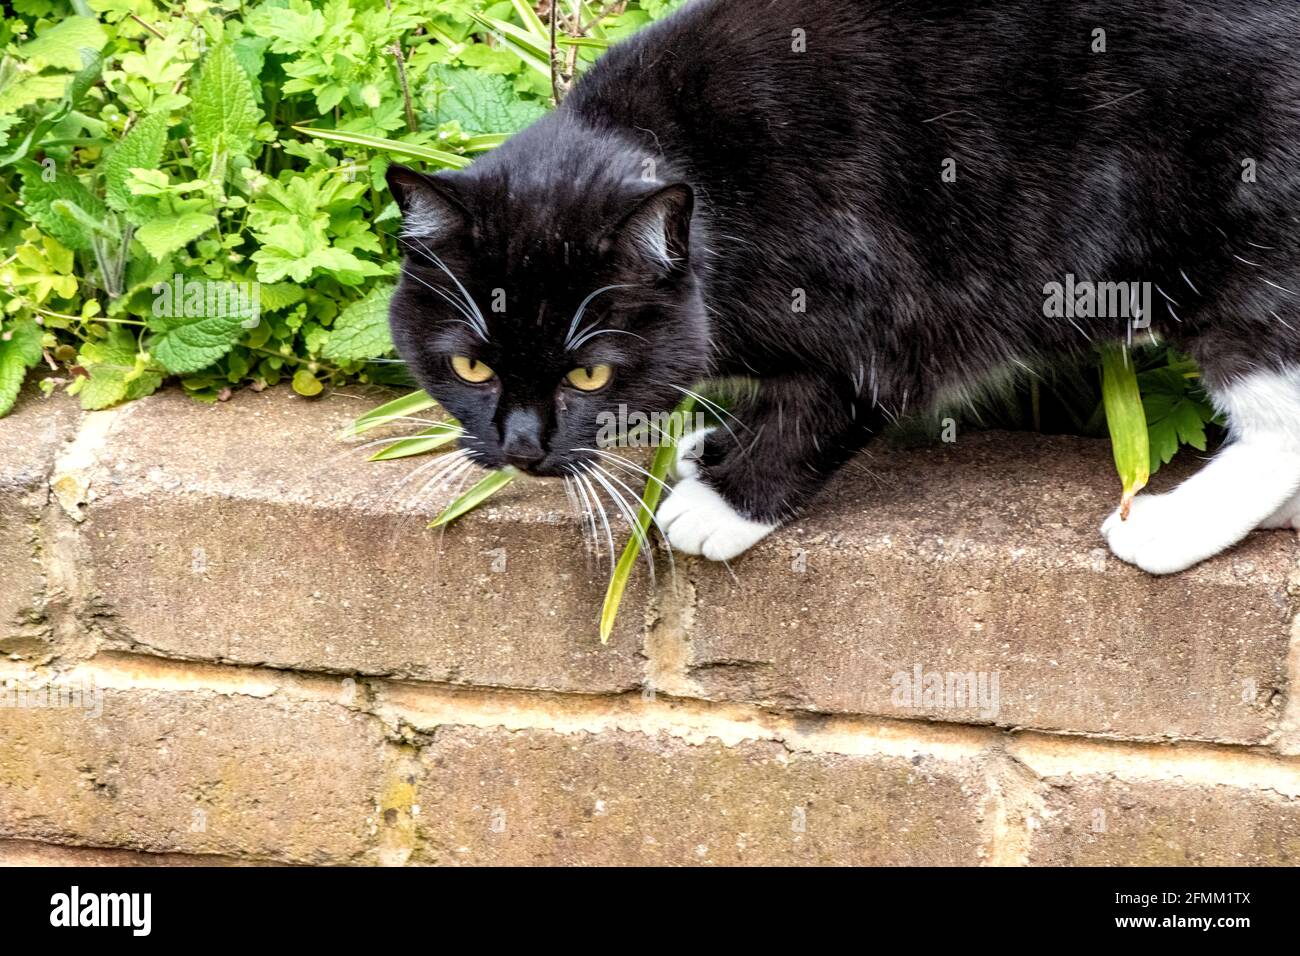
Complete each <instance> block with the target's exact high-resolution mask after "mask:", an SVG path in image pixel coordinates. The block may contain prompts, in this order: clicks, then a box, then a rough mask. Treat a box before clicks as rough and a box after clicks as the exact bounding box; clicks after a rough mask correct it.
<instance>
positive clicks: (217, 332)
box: [149, 302, 249, 375]
mask: <svg viewBox="0 0 1300 956" xmlns="http://www.w3.org/2000/svg"><path fill="white" fill-rule="evenodd" d="M217 304H218V303H215V302H214V305H217ZM224 304H225V303H221V305H224ZM169 311H184V309H182V308H179V307H178V308H177V309H174V310H169ZM214 311H216V312H217V313H218V314H215V315H213V314H208V315H193V316H187V315H151V316H150V317H149V329H150V331H152V332H154V333H155V337H154V339H153V340H152V342H151V343H150V346H149V351H150V352H151V353H152V354H153V356H154V358H156V359H157V360H158V362H159V364H160V365H162V367H163V368H165V369H166V370H167V371H168V372H171V373H172V374H173V375H189V374H191V373H193V372H198V371H201V370H202V369H205V368H207V367H208V366H209V365H211V364H212V363H213V362H215V361H216V360H217V359H219V358H221V357H222V356H223V355H225V354H226V353H227V352H229V351H230V350H231V349H232V348H234V346H235V343H236V342H238V341H239V338H240V336H241V335H243V334H244V331H245V330H246V329H247V327H248V322H249V317H248V315H247V314H246V313H243V312H241V311H240V310H239V308H237V307H233V308H221V307H218V308H217V309H215V310H214Z"/></svg>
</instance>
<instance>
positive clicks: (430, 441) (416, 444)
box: [370, 421, 464, 461]
mask: <svg viewBox="0 0 1300 956" xmlns="http://www.w3.org/2000/svg"><path fill="white" fill-rule="evenodd" d="M462 434H464V429H463V428H461V427H460V424H459V423H458V422H456V421H449V422H446V423H445V424H442V425H434V426H433V427H432V428H426V429H424V431H422V432H419V433H417V434H415V435H412V436H410V437H409V438H399V439H397V440H396V441H395V442H393V443H392V444H391V445H389V446H387V447H386V448H384V449H382V450H380V451H377V452H375V454H373V455H371V456H370V460H371V461H392V460H394V459H397V458H410V457H412V456H413V455H427V454H428V453H429V452H431V451H437V450H438V449H439V448H443V447H445V446H447V445H450V444H451V443H452V442H454V441H455V440H456V439H458V438H459V437H460V436H461V435H462Z"/></svg>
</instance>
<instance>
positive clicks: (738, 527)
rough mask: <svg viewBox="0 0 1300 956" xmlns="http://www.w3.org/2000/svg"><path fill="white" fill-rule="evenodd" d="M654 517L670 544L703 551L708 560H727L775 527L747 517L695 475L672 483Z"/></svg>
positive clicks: (685, 549) (696, 551)
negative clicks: (665, 499)
mask: <svg viewBox="0 0 1300 956" xmlns="http://www.w3.org/2000/svg"><path fill="white" fill-rule="evenodd" d="M656 517H657V519H658V522H659V527H660V529H661V530H662V531H663V534H664V536H665V537H666V538H667V539H668V543H669V544H670V545H671V546H672V547H673V548H675V549H676V550H678V551H682V552H685V553H686V554H700V555H703V556H704V557H706V558H708V559H709V560H710V561H729V560H730V559H732V558H734V557H736V555H738V554H741V553H742V552H744V551H747V550H748V549H749V548H750V547H752V546H753V545H754V544H756V543H757V542H758V541H760V540H761V539H763V538H765V537H766V536H767V535H769V534H771V533H772V532H773V531H775V530H776V527H777V526H776V525H775V524H769V523H767V522H764V521H755V520H753V519H752V518H746V517H745V516H744V515H742V514H740V513H738V512H737V511H736V510H735V509H734V508H732V507H731V505H729V504H727V501H726V499H725V498H723V497H722V495H720V494H718V493H717V492H716V491H714V490H713V489H712V488H710V487H709V486H708V485H706V484H705V483H704V482H703V481H701V480H700V479H699V478H696V477H694V476H691V477H687V478H683V479H681V480H680V481H678V482H677V484H676V485H674V486H673V490H672V492H671V493H670V494H669V495H668V500H667V501H665V502H664V503H663V504H662V505H660V506H659V512H658V514H657V515H656Z"/></svg>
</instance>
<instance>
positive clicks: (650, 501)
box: [600, 398, 695, 644]
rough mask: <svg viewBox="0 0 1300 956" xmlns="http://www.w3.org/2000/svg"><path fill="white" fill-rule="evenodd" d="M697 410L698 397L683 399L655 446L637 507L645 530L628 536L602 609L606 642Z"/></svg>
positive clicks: (639, 521)
mask: <svg viewBox="0 0 1300 956" xmlns="http://www.w3.org/2000/svg"><path fill="white" fill-rule="evenodd" d="M694 410H695V399H693V398H687V399H685V400H684V401H682V403H681V404H680V405H678V406H677V408H676V409H675V410H674V413H673V416H672V418H670V419H669V421H668V429H667V432H668V434H667V435H666V436H665V435H661V436H659V439H660V442H661V444H660V445H659V447H658V448H656V449H655V456H654V460H653V461H652V462H651V464H650V474H651V476H652V477H651V478H647V479H646V485H645V491H643V492H642V493H641V505H640V507H639V508H638V509H637V516H636V523H637V527H639V528H640V529H641V533H640V534H633V535H632V537H631V538H629V539H628V542H627V544H626V545H625V546H624V547H623V553H622V554H620V555H619V557H618V563H617V564H615V565H614V571H613V573H612V574H611V575H610V577H609V586H608V587H607V588H606V589H605V603H604V605H603V606H602V607H601V609H600V643H602V644H608V643H609V635H610V633H611V632H613V630H614V619H615V618H616V617H617V616H618V608H619V605H620V604H621V603H622V602H623V592H624V591H625V590H627V582H628V578H629V577H631V575H632V568H633V566H635V564H636V559H637V556H638V555H640V553H641V539H642V538H643V537H645V535H646V534H647V532H648V529H649V528H650V522H651V518H652V517H653V515H654V513H655V509H656V508H658V507H659V499H660V498H661V497H662V496H663V491H664V481H665V479H666V478H667V477H668V469H669V468H670V467H671V466H672V463H673V455H674V454H675V453H676V451H677V442H678V441H680V440H681V437H682V435H683V433H684V431H685V423H686V421H687V420H688V419H689V417H690V415H691V413H692V412H693V411H694Z"/></svg>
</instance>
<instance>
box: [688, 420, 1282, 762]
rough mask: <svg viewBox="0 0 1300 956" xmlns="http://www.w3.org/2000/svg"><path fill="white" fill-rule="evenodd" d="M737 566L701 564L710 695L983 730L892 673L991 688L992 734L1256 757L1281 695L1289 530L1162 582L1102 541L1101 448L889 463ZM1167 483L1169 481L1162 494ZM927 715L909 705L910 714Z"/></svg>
mask: <svg viewBox="0 0 1300 956" xmlns="http://www.w3.org/2000/svg"><path fill="white" fill-rule="evenodd" d="M863 465H864V467H869V468H870V470H871V472H872V473H873V475H872V477H871V478H864V477H861V476H857V477H853V476H848V477H846V478H845V480H843V481H841V482H838V483H836V484H835V485H833V486H832V488H831V489H830V491H829V492H828V493H827V494H826V496H825V497H824V498H823V502H822V505H821V507H820V509H819V510H816V511H814V512H813V513H812V514H811V515H809V516H808V517H807V518H806V519H804V520H802V521H801V522H799V524H798V525H797V526H796V527H794V528H792V529H789V530H788V531H785V532H782V533H781V534H778V535H776V536H774V537H773V538H772V539H771V540H769V541H768V542H764V543H763V544H762V545H760V546H759V547H758V548H757V549H756V550H754V551H753V552H751V553H750V554H748V555H746V556H745V557H744V558H743V559H741V560H740V561H737V562H735V563H734V566H733V569H732V570H733V571H734V574H735V578H734V579H733V578H732V577H731V576H730V574H729V573H728V571H727V570H725V569H721V568H718V567H717V566H713V565H705V564H702V563H701V564H698V565H696V566H695V567H694V568H693V570H692V575H693V580H694V585H695V594H696V602H695V606H694V607H693V608H692V609H691V617H693V621H692V624H691V626H690V627H689V629H688V638H689V649H688V653H686V655H685V658H686V659H685V665H684V666H685V677H686V678H687V679H688V681H689V682H691V684H693V687H694V688H695V690H696V692H698V693H700V694H702V695H705V696H708V697H713V698H719V699H727V698H729V699H744V700H762V701H769V702H772V703H776V704H781V705H786V706H795V707H808V708H814V709H818V710H830V711H846V712H864V713H873V714H897V715H899V716H912V717H916V716H925V717H932V718H936V719H941V720H958V721H974V722H980V721H982V720H984V719H986V717H987V715H981V714H978V713H976V712H975V711H973V710H970V709H954V708H952V707H949V706H946V704H947V703H949V702H948V701H941V702H940V704H941V705H940V706H930V705H928V704H927V702H926V701H924V700H923V699H920V700H918V699H915V698H913V699H912V700H910V701H909V700H908V699H907V698H905V697H900V696H898V695H896V693H895V691H896V690H897V689H898V688H899V687H902V686H903V685H902V684H901V683H895V682H894V680H893V678H894V675H895V674H898V673H900V672H901V673H905V674H907V675H909V676H911V675H913V674H914V671H915V668H916V667H917V666H918V665H919V666H920V667H921V668H922V671H923V673H926V672H940V673H947V672H977V673H982V674H984V675H986V676H987V677H988V678H991V677H992V675H995V674H996V675H997V678H998V689H999V707H998V710H997V713H996V716H995V717H994V718H993V719H994V720H995V722H996V723H998V724H1001V725H1004V726H1029V727H1039V728H1045V729H1061V730H1070V731H1085V732H1090V733H1100V734H1113V735H1117V736H1125V737H1163V736H1172V737H1190V738H1202V739H1209V740H1222V741H1234V742H1252V743H1253V742H1259V741H1261V740H1263V739H1264V738H1265V737H1266V736H1267V735H1268V733H1269V731H1270V730H1271V729H1272V727H1273V725H1274V724H1275V722H1276V720H1277V716H1278V708H1279V707H1280V704H1281V695H1280V694H1279V693H1278V691H1280V689H1281V688H1283V687H1284V686H1285V685H1286V658H1287V648H1288V644H1289V636H1290V631H1289V628H1290V620H1291V617H1292V615H1293V614H1294V605H1295V599H1294V597H1292V596H1289V595H1288V593H1287V578H1288V576H1289V575H1290V574H1291V573H1292V572H1293V570H1294V569H1295V567H1296V566H1297V561H1298V559H1300V548H1297V546H1296V541H1295V536H1294V535H1291V534H1288V533H1285V532H1268V533H1258V534H1256V535H1253V536H1252V537H1251V538H1250V539H1249V540H1248V541H1247V542H1246V543H1245V544H1243V545H1242V546H1241V547H1239V548H1237V549H1235V550H1233V551H1232V552H1230V553H1228V554H1225V555H1223V556H1221V557H1219V558H1216V559H1214V560H1212V561H1210V562H1208V563H1206V564H1204V565H1202V566H1200V567H1198V568H1195V569H1193V570H1191V571H1189V572H1187V573H1185V574H1182V575H1176V576H1173V577H1166V578H1154V577H1151V576H1149V575H1147V574H1145V573H1143V572H1141V571H1138V570H1135V569H1133V568H1130V567H1127V566H1125V565H1123V564H1122V563H1121V562H1119V561H1118V560H1116V559H1115V558H1113V557H1111V556H1110V555H1109V554H1108V553H1107V552H1106V551H1105V550H1104V547H1103V542H1102V540H1101V538H1100V536H1099V535H1098V531H1097V529H1098V527H1099V526H1100V524H1101V521H1102V518H1103V517H1104V516H1105V514H1106V513H1107V512H1108V510H1109V509H1110V508H1111V507H1112V506H1113V504H1114V501H1115V497H1116V487H1115V481H1114V471H1113V464H1112V463H1111V461H1110V452H1109V449H1108V447H1107V446H1106V445H1105V443H1100V442H1086V441H1080V440H1077V439H1061V438H1044V437H1034V436H1030V435H1014V436H1011V435H998V434H984V435H978V434H977V435H970V436H963V437H962V438H961V439H960V441H959V442H958V443H957V444H956V445H955V446H948V447H943V448H926V449H922V450H918V451H896V450H890V451H879V452H877V453H876V454H875V455H874V456H873V457H871V458H868V459H864V460H863ZM1176 475H1177V472H1176V470H1174V469H1171V474H1167V475H1166V474H1161V475H1160V476H1158V477H1159V478H1160V479H1162V481H1161V482H1159V483H1157V487H1160V485H1161V484H1168V483H1169V482H1171V481H1172V480H1173V479H1174V478H1175V477H1176ZM916 705H919V706H916Z"/></svg>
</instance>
